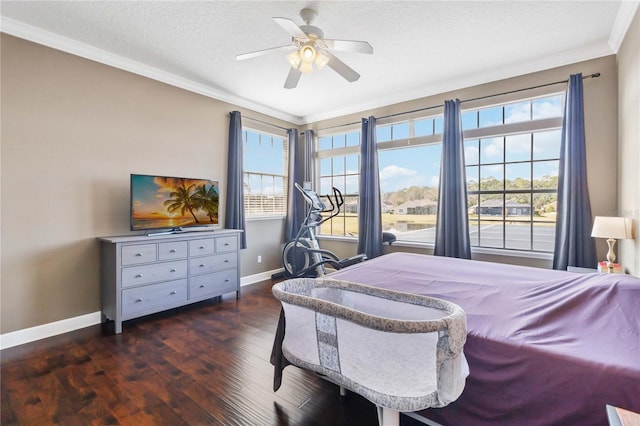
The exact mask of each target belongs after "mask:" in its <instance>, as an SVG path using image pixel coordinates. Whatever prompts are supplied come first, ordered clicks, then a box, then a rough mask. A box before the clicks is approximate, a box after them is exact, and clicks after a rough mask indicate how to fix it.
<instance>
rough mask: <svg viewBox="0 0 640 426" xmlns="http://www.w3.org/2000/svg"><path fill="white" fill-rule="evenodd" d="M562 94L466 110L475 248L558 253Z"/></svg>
mask: <svg viewBox="0 0 640 426" xmlns="http://www.w3.org/2000/svg"><path fill="white" fill-rule="evenodd" d="M562 104H563V95H562V93H557V94H552V95H548V96H544V97H540V98H534V99H526V100H522V101H519V102H515V103H509V104H503V105H496V106H491V107H487V108H482V109H477V110H471V111H465V112H464V113H463V114H462V121H463V130H464V136H465V142H464V144H465V164H466V177H467V199H468V212H469V234H470V237H471V245H472V246H476V247H487V248H498V249H510V250H524V251H539V252H553V247H554V240H555V223H556V202H557V199H558V167H559V157H560V142H561V128H562Z"/></svg>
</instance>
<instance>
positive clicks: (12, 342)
mask: <svg viewBox="0 0 640 426" xmlns="http://www.w3.org/2000/svg"><path fill="white" fill-rule="evenodd" d="M281 271H282V269H274V270H272V271H266V272H261V273H259V274H254V275H248V276H246V277H241V278H240V286H246V285H251V284H255V283H258V282H260V281H265V280H270V279H271V275H273V274H275V273H277V272H281ZM101 321H102V315H101V312H100V311H98V312H92V313H90V314H85V315H80V316H77V317H73V318H67V319H63V320H60V321H55V322H50V323H48V324H42V325H38V326H35V327H30V328H25V329H22V330H17V331H12V332H11V333H5V334H0V350H1V349H8V348H12V347H14V346H18V345H24V344H25V343H30V342H35V341H36V340H40V339H46V338H47V337H52V336H57V335H58V334H64V333H68V332H70V331H74V330H79V329H81V328H85V327H90V326H92V325H96V324H100V322H101Z"/></svg>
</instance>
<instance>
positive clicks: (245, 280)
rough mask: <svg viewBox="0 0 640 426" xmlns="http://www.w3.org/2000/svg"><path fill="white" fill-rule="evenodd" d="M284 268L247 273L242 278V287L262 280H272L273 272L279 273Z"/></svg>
mask: <svg viewBox="0 0 640 426" xmlns="http://www.w3.org/2000/svg"><path fill="white" fill-rule="evenodd" d="M283 270H284V269H282V268H279V269H272V270H271V271H265V272H260V273H259V274H253V275H247V276H246V277H242V278H240V287H244V286H246V285H251V284H255V283H259V282H260V281H266V280H270V279H271V276H272V275H273V274H277V273H278V272H282V271H283Z"/></svg>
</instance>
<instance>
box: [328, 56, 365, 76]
mask: <svg viewBox="0 0 640 426" xmlns="http://www.w3.org/2000/svg"><path fill="white" fill-rule="evenodd" d="M327 56H328V57H329V63H328V64H327V65H328V66H329V67H331V69H333V70H334V71H335V72H337V73H338V74H340V75H341V76H342V77H344V79H345V80H347V81H348V82H350V83H353V82H354V81H356V80H357V79H359V78H360V74H358V73H357V72H355V71H354V69H353V68H351V67H350V66H349V65H347V64H345V63H344V62H342V61H341V60H340V59H338V58H336V57H335V56H334V55H332V54H331V52H327Z"/></svg>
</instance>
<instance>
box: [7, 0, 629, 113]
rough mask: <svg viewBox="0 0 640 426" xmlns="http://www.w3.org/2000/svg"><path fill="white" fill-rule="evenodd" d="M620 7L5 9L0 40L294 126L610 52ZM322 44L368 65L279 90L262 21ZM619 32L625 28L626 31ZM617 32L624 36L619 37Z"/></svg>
mask: <svg viewBox="0 0 640 426" xmlns="http://www.w3.org/2000/svg"><path fill="white" fill-rule="evenodd" d="M629 4H631V5H632V7H633V9H632V10H635V8H636V7H637V3H635V2H620V1H549V2H544V1H530V2H528V1H491V2H488V1H487V2H480V1H473V2H466V1H465V2H462V1H460V2H458V1H409V2H404V1H373V2H370V1H357V2H349V1H310V2H300V1H209V2H177V1H165V2H156V1H140V2H136V1H134V2H112V1H98V2H93V1H81V2H80V1H62V2H58V1H46V2H37V1H30V2H26V1H18V2H14V1H2V3H1V8H2V9H1V12H2V19H3V20H2V31H4V32H7V33H9V34H13V35H16V36H19V37H24V38H28V39H31V40H33V41H36V42H40V43H43V44H47V45H51V46H52V47H56V48H61V49H62V50H66V51H70V52H72V53H76V54H81V55H83V56H85V57H89V58H91V59H97V60H101V61H102V62H105V63H109V64H110V65H115V66H119V67H121V68H124V69H128V70H131V71H134V72H138V73H140V74H143V75H147V76H150V77H152V78H157V79H159V80H162V81H166V82H169V83H171V84H176V85H178V86H181V87H185V88H190V89H191V90H194V91H198V92H200V93H204V94H207V95H210V96H214V97H217V98H219V99H222V100H225V101H229V102H233V103H235V104H238V105H240V106H244V107H248V108H252V109H255V110H258V111H260V112H264V113H267V114H270V115H272V116H275V117H278V118H283V119H286V120H289V121H293V122H295V123H298V124H302V123H308V122H312V121H317V120H318V119H323V118H330V117H334V116H338V115H342V114H347V113H351V112H357V111H361V110H364V109H368V108H373V107H378V106H382V105H387V104H390V103H395V102H401V101H405V100H409V99H415V98H419V97H422V96H427V95H431V94H435V93H440V92H443V91H447V90H453V89H457V88H461V87H465V86H469V85H474V84H481V83H485V82H488V81H494V80H497V79H500V78H507V77H511V76H514V75H521V74H524V73H527V72H534V71H539V70H542V69H547V68H551V67H555V66H561V65H565V64H567V63H572V62H576V61H580V60H586V59H592V58H595V57H600V56H604V55H607V54H611V53H615V51H616V49H617V46H616V45H615V43H616V37H617V38H621V37H620V34H619V32H620V25H621V24H620V22H621V21H622V22H623V23H622V26H623V27H624V19H622V18H624V16H622V17H621V16H619V11H620V15H623V14H624V13H623V12H625V11H628V10H629ZM304 7H313V8H314V9H316V10H317V11H318V17H317V18H316V20H315V21H314V25H316V26H318V27H320V28H321V29H322V30H323V31H324V33H325V37H327V38H334V39H347V40H366V41H368V42H369V43H370V44H371V45H372V46H373V49H374V53H373V55H361V54H354V53H337V54H336V56H338V57H339V58H340V59H341V60H343V61H344V62H345V63H347V64H348V65H350V66H351V67H353V68H354V69H355V70H356V71H358V72H359V73H360V74H361V76H362V77H361V78H360V79H359V80H358V81H356V82H354V83H348V82H347V81H346V80H344V79H342V78H341V77H340V76H339V75H338V74H336V73H335V72H334V71H333V70H331V69H329V68H325V69H323V70H321V71H318V72H314V73H312V74H303V75H302V78H301V80H300V83H299V84H298V87H297V88H296V89H293V90H287V89H284V88H283V83H284V80H285V78H286V76H287V73H288V64H287V62H286V60H285V57H284V56H285V53H282V52H276V53H273V54H269V55H266V56H262V57H258V58H254V59H250V60H246V61H236V60H235V55H237V54H239V53H246V52H250V51H254V50H260V49H266V48H270V47H275V46H282V45H285V44H287V43H289V41H290V36H289V35H288V34H287V33H286V32H285V31H284V30H283V29H282V28H281V27H280V26H278V25H277V24H276V23H275V22H274V21H273V20H272V19H271V18H272V17H274V16H280V17H286V18H289V19H292V20H294V21H295V22H296V23H297V24H299V25H302V24H303V22H302V19H301V18H300V17H299V15H298V13H299V11H300V9H302V8H304ZM627 25H628V24H627ZM622 31H626V28H623V30H622Z"/></svg>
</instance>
